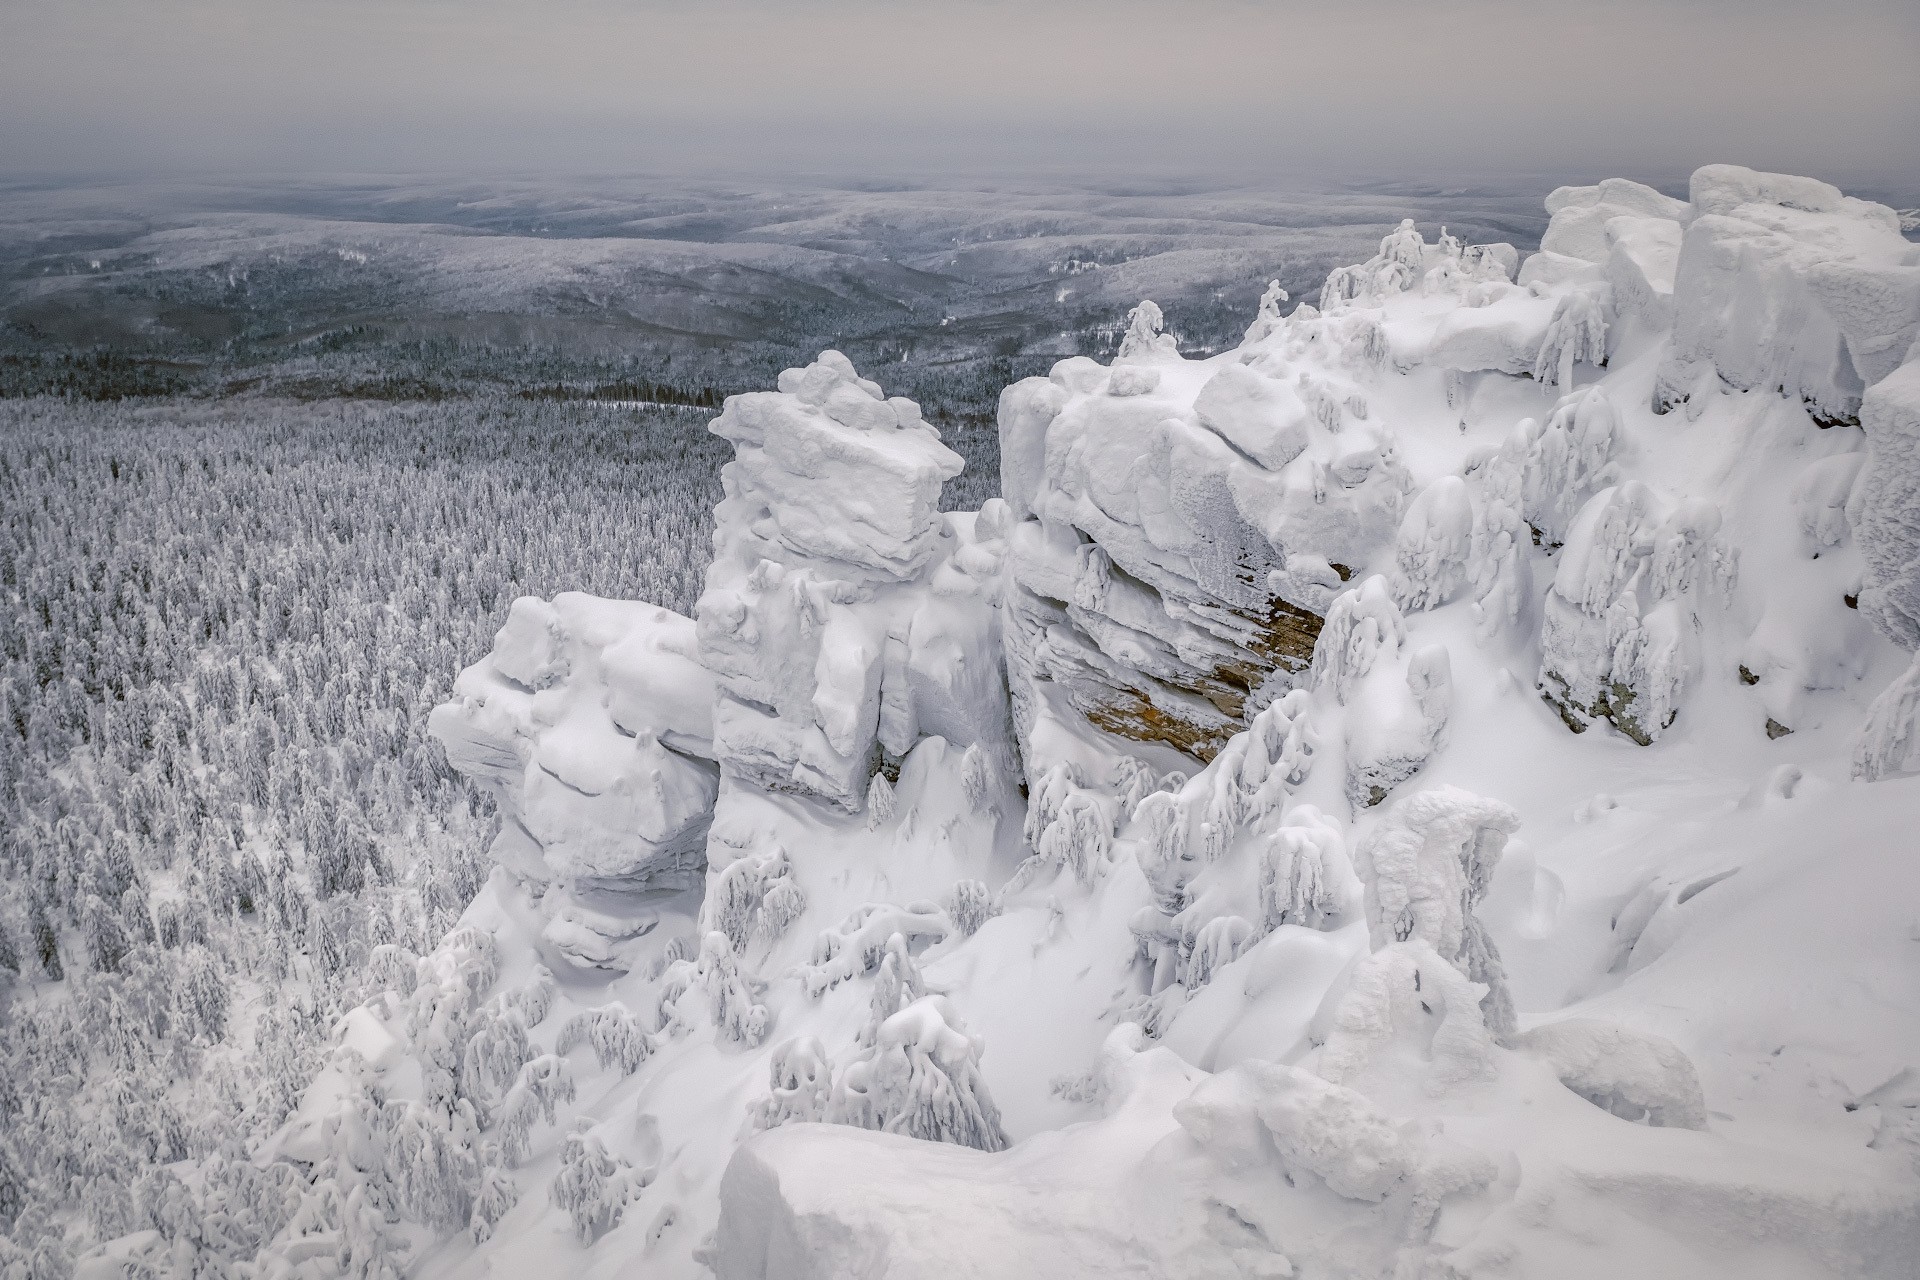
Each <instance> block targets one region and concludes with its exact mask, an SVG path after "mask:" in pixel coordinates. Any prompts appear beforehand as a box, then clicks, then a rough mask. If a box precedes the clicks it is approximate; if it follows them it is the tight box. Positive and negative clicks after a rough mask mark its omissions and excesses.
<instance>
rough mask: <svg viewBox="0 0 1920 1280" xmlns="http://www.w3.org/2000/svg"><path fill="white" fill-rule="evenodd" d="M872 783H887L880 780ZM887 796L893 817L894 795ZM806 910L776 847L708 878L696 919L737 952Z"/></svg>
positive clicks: (776, 932)
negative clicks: (715, 932)
mask: <svg viewBox="0 0 1920 1280" xmlns="http://www.w3.org/2000/svg"><path fill="white" fill-rule="evenodd" d="M874 780H875V781H876V782H881V783H884V782H885V779H884V778H883V777H881V775H879V774H875V775H874ZM887 796H888V802H887V807H888V810H889V812H891V804H892V801H891V797H892V792H891V791H889V792H888V793H887ZM869 812H870V813H871V812H878V810H877V809H876V810H869ZM806 909H807V897H806V894H805V893H804V892H803V891H802V890H801V888H800V886H799V885H798V884H797V883H795V882H794V879H793V864H792V862H791V860H790V859H789V858H788V857H787V851H786V850H785V849H782V848H779V847H777V846H776V847H775V848H774V849H772V850H771V851H769V852H767V853H764V854H760V855H757V856H756V855H753V854H746V855H742V856H741V857H739V858H736V859H734V860H733V861H732V862H730V863H728V864H727V865H726V867H724V868H723V869H722V870H721V871H720V872H719V873H718V874H717V875H715V876H714V877H713V878H712V883H711V884H710V885H709V887H708V889H707V896H706V899H705V900H704V901H703V902H702V903H701V906H700V915H701V921H702V926H703V927H704V928H705V929H708V930H718V931H719V932H721V933H723V934H725V935H726V937H727V941H728V942H729V943H730V944H731V945H732V946H733V949H734V950H735V951H736V952H741V951H745V950H746V949H747V944H748V943H749V942H751V941H754V940H756V939H765V940H769V941H770V940H772V939H774V938H777V937H779V936H780V935H781V934H782V933H784V932H785V931H786V928H787V926H788V925H790V924H792V923H793V922H794V921H795V920H797V919H799V917H800V915H801V913H802V912H804V911H805V910H806Z"/></svg>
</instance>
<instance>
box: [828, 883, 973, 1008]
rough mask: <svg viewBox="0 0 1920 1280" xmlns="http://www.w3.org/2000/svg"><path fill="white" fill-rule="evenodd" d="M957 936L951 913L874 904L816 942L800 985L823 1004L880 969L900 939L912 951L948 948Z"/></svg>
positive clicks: (918, 905)
mask: <svg viewBox="0 0 1920 1280" xmlns="http://www.w3.org/2000/svg"><path fill="white" fill-rule="evenodd" d="M957 931H958V930H957V929H956V927H955V925H954V922H953V920H952V918H951V917H950V916H948V915H947V913H946V911H945V910H943V909H942V908H941V907H940V906H938V905H937V904H935V903H932V902H910V903H908V904H907V905H905V906H903V907H896V906H891V905H888V904H885V903H869V904H867V905H866V906H864V907H861V908H860V909H859V910H857V911H855V912H854V913H853V914H852V915H851V916H849V917H848V918H847V919H846V920H845V921H843V922H842V923H841V924H840V925H839V926H838V927H837V928H834V929H829V930H827V931H826V932H824V933H822V934H821V935H820V936H819V938H818V939H816V940H815V942H814V944H813V956H812V959H811V961H810V962H809V963H808V964H805V965H802V966H801V967H800V970H799V978H800V981H801V985H803V986H804V987H805V988H806V991H807V994H808V995H810V996H813V997H815V998H818V997H819V996H821V995H823V994H825V993H826V992H827V991H829V990H831V989H832V988H834V987H837V986H839V985H840V984H841V983H842V982H845V981H847V980H848V979H850V978H855V977H859V976H860V975H862V974H867V973H872V972H873V971H874V970H876V969H878V968H879V967H880V962H881V960H882V959H884V958H885V956H886V954H887V944H888V943H889V942H890V941H892V939H893V937H894V936H895V935H896V934H897V935H899V936H900V937H901V938H902V939H904V940H905V941H906V942H907V943H908V944H910V945H911V944H915V943H927V944H931V943H937V942H944V941H945V940H946V939H947V938H950V937H952V936H953V935H954V933H956V932H957Z"/></svg>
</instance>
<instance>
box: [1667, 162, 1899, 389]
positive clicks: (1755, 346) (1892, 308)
mask: <svg viewBox="0 0 1920 1280" xmlns="http://www.w3.org/2000/svg"><path fill="white" fill-rule="evenodd" d="M1690 195H1691V199H1692V213H1691V218H1690V220H1689V221H1688V222H1687V224H1686V232H1685V235H1684V238H1683V240H1682V242H1681V246H1680V256H1679V260H1678V264H1677V267H1676V270H1675V277H1674V290H1673V298H1674V303H1673V305H1674V321H1673V341H1672V344H1671V346H1670V347H1669V348H1668V350H1667V352H1666V355H1665V358H1664V359H1663V360H1662V362H1661V365H1660V372H1659V376H1658V379H1657V381H1656V384H1655V392H1654V394H1655V402H1656V407H1659V408H1665V407H1668V406H1671V405H1674V404H1678V403H1680V402H1683V401H1688V400H1690V398H1691V397H1692V396H1694V395H1695V394H1696V393H1700V394H1704V392H1706V391H1710V390H1712V389H1713V388H1714V386H1715V385H1717V384H1716V383H1715V381H1714V380H1715V379H1717V380H1718V382H1719V383H1725V384H1726V385H1727V386H1730V387H1733V388H1735V389H1738V390H1748V389H1754V388H1759V389H1764V390H1768V391H1773V390H1778V391H1781V392H1784V393H1786V394H1788V395H1793V396H1797V397H1799V398H1800V399H1801V400H1803V401H1805V402H1806V403H1807V405H1808V407H1809V409H1810V410H1811V412H1813V413H1814V414H1815V415H1816V416H1817V417H1818V418H1820V419H1821V420H1823V421H1827V422H1852V421H1855V420H1857V418H1858V416H1859V412H1860V398H1861V395H1862V394H1863V393H1864V392H1865V390H1866V388H1867V387H1868V386H1870V385H1872V384H1873V383H1875V382H1877V381H1879V380H1880V379H1881V378H1883V377H1885V376H1886V375H1887V374H1889V373H1891V372H1892V371H1893V369H1894V368H1895V367H1896V366H1897V365H1899V363H1900V362H1901V361H1902V360H1903V359H1904V358H1905V355H1906V351H1907V348H1908V347H1909V346H1910V345H1911V344H1912V342H1913V340H1914V335H1915V333H1916V331H1920V246H1915V245H1914V244H1912V243H1910V242H1909V241H1907V240H1906V239H1905V238H1903V237H1902V236H1901V234H1900V219H1899V215H1898V214H1896V213H1895V212H1894V211H1893V210H1892V209H1889V208H1887V207H1886V206H1885V205H1880V204H1875V203H1873V202H1871V201H1868V200H1860V199H1856V198H1855V197H1853V196H1846V195H1842V194H1841V193H1840V191H1839V189H1838V188H1836V187H1832V186H1829V185H1828V184H1826V183H1824V182H1819V181H1816V180H1814V179H1811V178H1796V177H1789V176H1786V175H1784V174H1773V173H1756V172H1754V171H1753V170H1751V169H1743V168H1740V167H1739V166H1737V165H1708V166H1706V167H1705V168H1702V169H1700V170H1698V171H1696V172H1695V173H1694V175H1693V180H1692V183H1691V184H1690ZM1703 379H1705V381H1703Z"/></svg>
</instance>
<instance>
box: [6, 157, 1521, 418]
mask: <svg viewBox="0 0 1920 1280" xmlns="http://www.w3.org/2000/svg"><path fill="white" fill-rule="evenodd" d="M1543 194H1544V189H1541V190H1534V189H1516V190H1505V191H1502V190H1491V189H1488V190H1480V189H1467V190H1443V189H1439V188H1435V187H1423V186H1406V187H1400V186H1393V187H1389V186H1380V187H1377V188H1374V189H1358V188H1355V189H1319V190H1299V191H1288V190H1282V189H1265V188H1260V187H1252V186H1233V187H1207V186H1201V185H1195V186H1183V185H1178V184H1171V183H1168V184H1157V185H1155V184H1146V185H1142V186H1140V187H1137V188H1132V187H1127V186H1124V185H1120V184H1112V185H1107V186H1094V185H1083V186H1064V185H1044V184H1025V183H976V184H954V183H947V184H938V185H932V186H927V187H911V186H884V187H878V186H876V187H860V186H842V187H827V186H804V185H785V186H766V185H753V184H727V183H720V182H714V181H696V180H675V179H644V178H640V179H604V180H599V181H591V182H589V181H579V182H569V183H559V182H552V181H543V182H533V181H522V182H514V181H501V182H460V183H447V182H440V183H434V182H408V181H404V180H397V179H352V178H339V179H327V180H304V181H297V182H295V181H290V182H283V183H272V182H266V181H259V182H222V183H206V184H187V183H164V184H161V183H154V184H138V183H100V184H79V183H68V184H61V185H47V186H35V185H32V184H28V183H23V182H15V183H13V184H11V185H6V186H0V320H3V321H4V323H0V354H4V357H5V360H6V364H5V370H4V375H3V376H0V386H4V389H5V391H6V392H7V393H8V394H15V395H18V394H32V393H34V392H36V391H42V390H45V391H53V392H57V393H73V394H79V395H82V396H93V395H108V396H118V395H129V394H131V395H151V394H168V393H174V392H189V393H193V394H199V395H208V394H222V393H234V392H255V393H275V392H278V393H284V394H289V395H295V396H299V397H301V398H308V399H310V398H317V397H325V396H332V395H347V396H356V395H357V396H373V397H377V398H388V399H420V398H441V397H445V396H448V395H458V394H469V393H472V392H476V391H482V390H485V389H487V388H496V389H502V390H510V391H515V392H520V393H526V394H544V395H563V394H566V395H570V394H577V393H590V394H598V393H599V392H600V390H601V389H602V388H603V387H608V388H609V389H608V390H607V392H606V394H607V396H608V397H609V398H635V397H633V396H631V395H629V394H628V393H627V391H623V390H621V389H620V388H619V387H618V386H611V385H610V384H618V383H621V382H623V381H630V380H639V381H644V382H650V383H655V384H660V386H662V387H664V388H670V389H671V390H668V391H666V392H665V394H664V396H663V397H662V398H669V399H671V398H677V397H679V396H686V397H694V398H699V397H700V396H701V393H702V392H707V393H712V392H726V391H733V390H743V389H747V388H751V387H757V386H761V385H765V384H766V383H767V382H769V381H770V379H771V376H772V374H773V373H775V372H777V371H778V370H779V369H780V368H782V367H785V366H786V365H788V364H791V363H793V362H794V361H795V360H796V359H798V358H799V356H801V355H803V354H805V355H810V354H812V352H814V351H817V350H818V349H819V348H820V347H822V346H826V345H836V346H840V347H842V348H844V349H845V350H846V351H847V353H848V354H849V355H850V356H852V357H853V359H854V360H855V361H856V362H857V363H859V364H861V365H862V366H863V367H864V366H865V365H867V364H870V363H871V364H876V365H877V364H891V365H896V366H901V367H900V368H899V369H898V371H897V373H896V374H895V376H894V379H893V381H897V382H899V383H900V384H901V389H902V390H903V391H905V392H906V393H907V394H920V395H922V396H925V397H928V398H929V399H930V400H932V401H933V402H934V403H933V404H932V405H930V406H929V408H930V410H931V409H937V408H939V407H941V406H942V405H943V404H945V403H946V402H948V401H953V402H954V405H953V407H955V408H957V407H958V406H959V404H961V403H965V404H968V405H977V404H978V403H979V402H980V400H981V399H982V397H985V398H986V399H987V400H989V401H990V399H991V396H992V395H993V394H997V391H998V388H999V387H1000V386H1001V385H1004V383H1005V381H1006V378H1005V370H1004V369H1003V370H1002V372H1001V373H1000V375H999V376H994V377H988V378H985V379H980V378H978V377H975V376H973V375H977V374H981V373H984V372H985V369H984V365H985V364H986V363H987V362H989V361H992V360H995V359H999V360H1003V361H1015V360H1020V359H1021V358H1023V357H1031V358H1032V359H1033V360H1034V361H1035V362H1036V364H1035V365H1034V367H1041V365H1042V364H1043V363H1044V362H1045V361H1046V360H1049V359H1052V358H1057V357H1059V356H1062V355H1068V354H1073V353H1076V352H1081V351H1085V352H1088V353H1090V354H1093V353H1098V352H1100V351H1102V350H1104V349H1106V348H1109V347H1111V345H1112V344H1113V343H1114V342H1115V341H1117V338H1118V334H1119V331H1120V329H1121V328H1122V327H1123V322H1124V318H1125V314H1126V311H1127V309H1128V308H1130V307H1132V306H1133V305H1134V304H1135V303H1136V302H1138V301H1139V300H1140V299H1141V298H1147V297H1150V298H1153V299H1154V300H1155V301H1156V302H1158V303H1159V304H1160V305H1161V306H1162V307H1163V308H1164V309H1165V310H1166V312H1167V314H1168V317H1169V322H1170V325H1171V327H1172V329H1173V330H1174V331H1175V332H1176V333H1177V334H1178V335H1179V337H1180V340H1181V343H1182V346H1183V347H1184V348H1186V349H1189V350H1212V349H1217V348H1218V347H1219V346H1221V345H1222V344H1226V343H1230V342H1233V341H1238V338H1239V334H1240V331H1241V330H1242V329H1244V327H1245V325H1246V321H1247V317H1248V316H1249V315H1250V314H1251V312H1252V310H1253V306H1254V303H1255V301H1256V300H1257V299H1258V297H1259V295H1260V292H1261V291H1262V289H1263V288H1264V287H1265V284H1266V282H1267V281H1268V280H1270V279H1279V280H1280V281H1281V283H1282V284H1283V285H1285V286H1286V287H1287V289H1288V290H1289V291H1290V292H1292V293H1293V294H1294V296H1295V297H1296V298H1299V297H1302V296H1305V295H1306V294H1308V293H1309V292H1311V291H1313V290H1315V289H1317V288H1318V286H1319V284H1320V282H1321V281H1322V280H1324V279H1325V277H1326V273H1327V271H1328V270H1329V269H1331V268H1332V267H1334V266H1337V265H1340V264H1342V263H1345V262H1349V261H1353V260H1356V259H1357V258H1359V257H1364V256H1365V255H1366V253H1367V252H1370V251H1371V249H1372V247H1373V246H1374V245H1375V244H1377V243H1378V241H1379V239H1380V237H1381V236H1382V235H1384V234H1385V233H1386V232H1387V231H1388V230H1390V229H1391V228H1392V226H1393V225H1394V224H1396V223H1397V222H1398V221H1399V219H1400V218H1402V217H1413V218H1415V219H1416V220H1417V222H1418V223H1419V224H1420V226H1421V227H1422V229H1423V230H1425V231H1427V232H1428V234H1434V233H1437V231H1438V230H1439V227H1440V226H1441V225H1442V224H1443V223H1444V224H1446V225H1447V226H1448V227H1449V229H1450V230H1451V231H1452V232H1453V233H1454V234H1455V235H1458V236H1460V237H1462V238H1463V239H1465V240H1467V241H1469V242H1479V241H1499V240H1504V241H1508V242H1511V243H1513V244H1515V245H1516V246H1517V247H1519V248H1520V249H1521V250H1522V251H1525V250H1527V249H1530V248H1532V247H1533V246H1534V245H1535V244H1536V243H1537V242H1538V239H1539V235H1540V231H1541V229H1542V228H1543V227H1544V225H1545V216H1544V214H1543V212H1542V210H1541V207H1540V200H1541V197H1542V195H1543ZM82 355H84V357H85V358H84V359H80V358H77V357H80V356H82ZM1022 371H1023V372H1024V371H1029V370H1027V369H1024V368H1023V369H1022ZM976 383H978V385H977V386H976V385H975V384H976ZM629 390H630V389H629ZM701 402H702V403H711V402H710V401H707V400H705V399H704V398H703V399H702V400H701Z"/></svg>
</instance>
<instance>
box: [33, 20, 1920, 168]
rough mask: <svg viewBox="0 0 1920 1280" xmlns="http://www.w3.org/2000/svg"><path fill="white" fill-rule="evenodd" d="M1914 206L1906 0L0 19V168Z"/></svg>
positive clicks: (1919, 37) (1919, 72)
mask: <svg viewBox="0 0 1920 1280" xmlns="http://www.w3.org/2000/svg"><path fill="white" fill-rule="evenodd" d="M1715 160H1726V161H1733V162H1737V163H1744V164H1750V165H1753V166H1755V167H1762V168H1779V169H1789V170H1795V171H1799V172H1810V173H1817V174H1819V175H1821V176H1825V177H1830V178H1834V179H1838V180H1843V181H1854V182H1862V181H1865V182H1879V183H1882V184H1891V185H1894V186H1900V187H1910V186H1912V185H1913V184H1914V181H1915V180H1916V174H1917V173H1920V0H1819V2H1818V3H1814V2H1811V0H1794V2H1791V3H1789V2H1786V0H1746V2H1745V3H1740V2H1737V0H1624V2H1616V0H1584V2H1583V3H1571V2H1566V0H1533V2H1532V3H1525V2H1520V0H1464V2H1459V3H1449V2H1448V0H1425V2H1423V3H1403V2H1401V0H1324V2H1323V3H1317V4H1304V3H1293V2H1291V0H1282V2H1276V3H1259V2H1258V0H1162V2H1161V3H1151V4H1150V3H1138V2H1136V0H1103V2H1099V3H1093V2H1083V0H1030V2H1029V3H1025V4H1020V3H1009V2H1004V0H940V2H938V3H908V2H907V0H787V2H785V3H775V2H774V0H712V2H709V3H697V2H695V0H682V2H677V3H676V2H668V0H658V2H649V0H625V2H618V0H528V2H526V3H518V4H510V3H505V2H504V0H177V2H170V0H0V170H4V171H12V172H21V171H36V170H37V171H68V172H72V171H96V172H97V171H116V170H125V169H142V170H162V171H168V170H210V169H216V170H231V169H243V170H252V171H286V170H303V169H332V170H340V169H359V170H380V171H394V170H403V169H406V170H416V169H434V170H451V171H460V172H470V173H479V172H502V171H527V170H574V171H578V170H596V171H631V170H642V169H650V170H668V171H675V170H703V171H713V172H736V173H738V172H749V173H751V172H764V173H768V174H775V173H795V172H807V171H812V172H820V171H827V172H833V173H838V174H843V175H859V174H873V175H885V174H890V173H938V172H963V171H964V172H982V171H1000V172H1015V171H1018V172H1040V173H1046V172H1054V173H1080V174H1086V173H1109V174H1128V173H1139V174H1181V173H1193V174H1199V173H1208V174H1219V175H1236V176H1237V175H1248V176H1284V175H1286V174H1290V173H1293V174H1299V173H1327V174H1335V175H1340V174H1355V173H1363V172H1367V173H1388V174H1392V173H1404V174H1416V173H1417V174H1422V175H1435V176H1439V175H1446V174H1451V173H1469V172H1472V173H1489V174H1494V173H1501V172H1516V171H1527V172H1554V173H1563V172H1564V173H1590V174H1595V175H1597V174H1601V173H1614V172H1618V173H1625V174H1635V175H1643V174H1654V173H1679V174H1684V173H1685V172H1686V171H1687V170H1689V169H1691V168H1692V167H1693V166H1694V165H1696V164H1700V163H1704V162H1708V161H1715Z"/></svg>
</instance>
